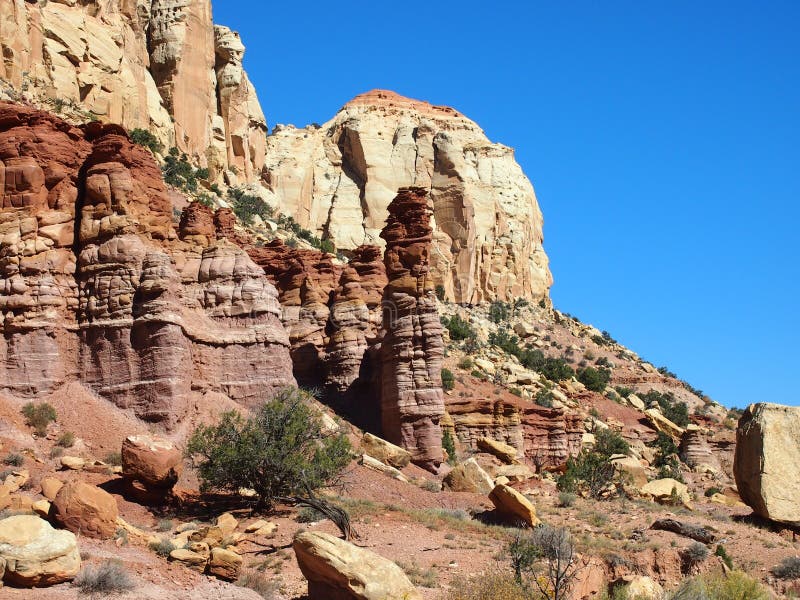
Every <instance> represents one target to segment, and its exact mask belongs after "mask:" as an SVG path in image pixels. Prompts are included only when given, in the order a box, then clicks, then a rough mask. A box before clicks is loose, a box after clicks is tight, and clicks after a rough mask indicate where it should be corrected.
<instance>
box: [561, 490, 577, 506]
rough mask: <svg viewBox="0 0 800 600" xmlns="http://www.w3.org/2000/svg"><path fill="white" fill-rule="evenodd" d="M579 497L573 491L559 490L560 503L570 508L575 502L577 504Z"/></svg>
mask: <svg viewBox="0 0 800 600" xmlns="http://www.w3.org/2000/svg"><path fill="white" fill-rule="evenodd" d="M577 499H578V496H577V495H575V494H573V493H572V492H559V493H558V505H559V506H562V507H564V508H569V507H570V506H572V505H573V504H575V500H577Z"/></svg>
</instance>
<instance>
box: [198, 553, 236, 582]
mask: <svg viewBox="0 0 800 600" xmlns="http://www.w3.org/2000/svg"><path fill="white" fill-rule="evenodd" d="M241 568H242V557H241V556H240V555H238V554H237V553H236V552H233V551H232V550H227V549H225V548H212V549H211V558H210V559H209V561H208V568H207V569H206V570H207V572H208V573H209V574H210V575H214V576H215V577H219V578H220V579H224V580H226V581H235V580H236V578H237V577H239V571H240V570H241Z"/></svg>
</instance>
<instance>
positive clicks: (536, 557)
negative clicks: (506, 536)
mask: <svg viewBox="0 0 800 600" xmlns="http://www.w3.org/2000/svg"><path fill="white" fill-rule="evenodd" d="M507 551H508V554H509V556H510V558H511V567H512V568H513V569H514V578H515V579H516V581H517V583H518V584H519V585H520V586H521V587H522V588H523V589H524V590H525V591H526V593H527V595H529V596H533V594H532V593H531V592H533V590H535V589H538V590H539V593H541V595H542V597H544V598H551V599H552V600H564V599H565V598H567V597H568V595H569V593H570V590H571V589H572V586H573V585H574V583H575V578H576V576H577V574H578V573H579V572H580V570H581V569H582V568H583V565H582V564H581V562H580V561H579V560H578V555H577V553H576V551H575V545H574V543H573V542H572V536H571V535H570V533H569V531H568V530H567V529H564V528H560V527H551V526H549V525H543V526H542V527H539V528H537V529H534V530H533V531H531V532H525V531H521V532H518V533H517V534H516V535H515V536H514V539H512V540H511V542H510V543H509V545H508V548H507Z"/></svg>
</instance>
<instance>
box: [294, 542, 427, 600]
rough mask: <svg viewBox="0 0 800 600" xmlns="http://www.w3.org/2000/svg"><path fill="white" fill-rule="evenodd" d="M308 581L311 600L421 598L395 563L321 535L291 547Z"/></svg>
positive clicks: (405, 599)
mask: <svg viewBox="0 0 800 600" xmlns="http://www.w3.org/2000/svg"><path fill="white" fill-rule="evenodd" d="M292 547H293V548H294V552H295V555H296V556H297V564H298V565H299V566H300V570H301V571H302V572H303V575H304V576H305V578H306V579H307V580H308V597H309V599H310V600H419V598H421V595H420V594H419V593H418V592H417V591H416V589H415V588H414V586H413V585H412V584H411V582H410V581H409V580H408V577H406V574H405V573H403V570H402V569H401V568H400V567H398V566H397V565H396V564H394V563H393V562H392V561H390V560H388V559H386V558H383V557H382V556H378V555H377V554H375V553H373V552H370V551H369V550H365V549H363V548H358V547H357V546H354V545H353V544H350V543H349V542H345V541H344V540H340V539H339V538H336V537H334V536H332V535H329V534H327V533H321V532H308V531H307V532H304V533H301V534H300V535H298V536H297V537H295V538H294V543H293V544H292Z"/></svg>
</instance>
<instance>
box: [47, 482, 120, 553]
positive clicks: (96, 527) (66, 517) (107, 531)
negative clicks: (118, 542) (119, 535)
mask: <svg viewBox="0 0 800 600" xmlns="http://www.w3.org/2000/svg"><path fill="white" fill-rule="evenodd" d="M118 516H119V510H118V508H117V501H116V500H115V499H114V497H113V496H112V495H111V494H109V493H108V492H106V491H105V490H101V489H100V488H99V487H97V486H94V485H89V484H88V483H84V482H82V481H73V482H70V483H66V484H64V486H63V487H62V488H61V489H60V490H59V491H58V494H56V497H55V500H53V518H54V519H55V522H56V523H59V524H60V525H62V526H64V527H66V528H67V529H69V530H70V531H72V532H75V533H79V534H81V535H85V536H88V537H95V538H103V539H108V538H111V537H114V534H115V533H116V531H117V517H118Z"/></svg>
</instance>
